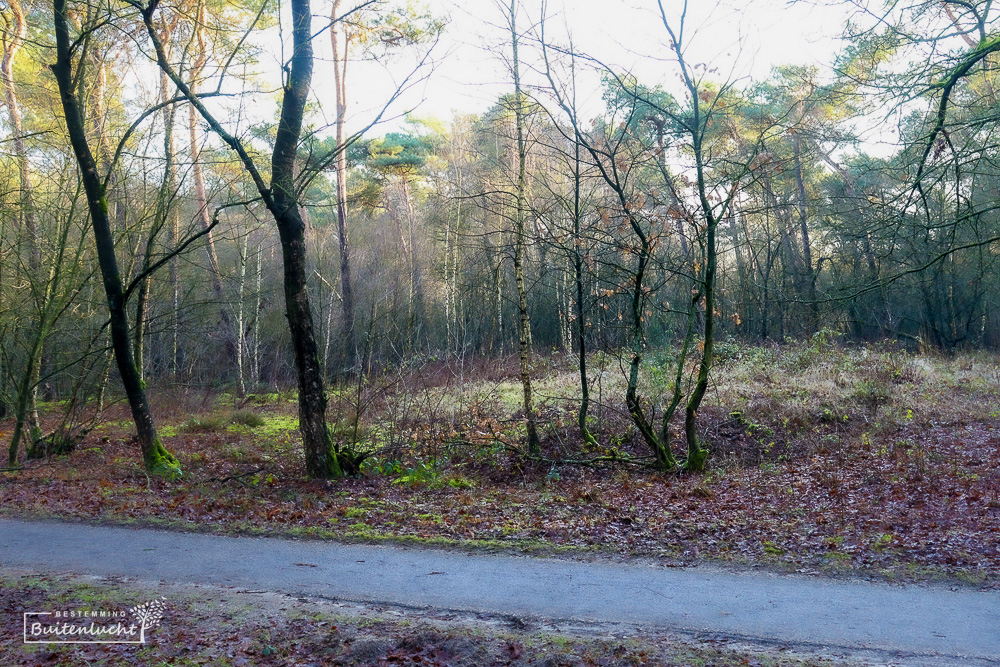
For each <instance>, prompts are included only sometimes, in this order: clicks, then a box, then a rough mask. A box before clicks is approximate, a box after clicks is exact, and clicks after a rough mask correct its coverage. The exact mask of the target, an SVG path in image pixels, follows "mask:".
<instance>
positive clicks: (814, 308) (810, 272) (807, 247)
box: [793, 133, 819, 333]
mask: <svg viewBox="0 0 1000 667" xmlns="http://www.w3.org/2000/svg"><path fill="white" fill-rule="evenodd" d="M793 145H794V149H795V181H796V184H797V185H798V195H799V230H800V232H801V234H802V264H803V267H802V270H803V272H804V280H805V283H806V289H807V292H806V296H807V297H808V298H809V320H810V321H809V329H810V332H811V333H815V332H816V331H818V330H819V301H817V299H816V272H815V270H814V268H813V261H812V247H811V244H810V243H809V225H808V224H807V222H808V217H807V216H806V182H805V178H804V176H803V175H802V138H801V137H800V136H799V134H798V133H796V134H795V138H794V142H793Z"/></svg>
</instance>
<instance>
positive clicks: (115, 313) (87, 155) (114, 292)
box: [52, 0, 181, 478]
mask: <svg viewBox="0 0 1000 667" xmlns="http://www.w3.org/2000/svg"><path fill="white" fill-rule="evenodd" d="M52 4H53V18H54V22H55V33H56V63H55V64H54V65H52V72H53V74H55V78H56V83H57V84H58V86H59V95H60V98H61V100H62V107H63V112H64V114H65V117H66V129H67V130H68V132H69V137H70V142H71V143H72V146H73V154H74V156H75V157H76V161H77V164H78V165H79V168H80V177H81V179H82V180H83V186H84V190H85V192H86V194H87V204H88V207H89V210H90V217H91V223H92V226H93V230H94V241H95V243H96V245H97V257H98V263H99V265H100V269H101V278H102V279H103V282H104V292H105V295H106V296H107V300H108V311H109V315H110V323H111V342H112V346H113V348H114V352H115V359H116V360H117V362H118V372H119V374H120V375H121V379H122V384H123V385H124V387H125V395H126V397H127V398H128V402H129V407H130V408H131V411H132V420H133V422H134V423H135V427H136V432H137V435H138V438H139V446H140V447H141V449H142V457H143V462H144V463H145V466H146V470H147V471H149V472H150V473H153V474H157V475H163V476H165V477H170V478H173V477H177V476H179V475H180V474H181V469H180V465H179V464H178V462H177V459H176V458H174V456H173V455H172V454H171V453H170V452H168V451H167V450H166V449H165V448H164V447H163V445H162V444H161V443H160V439H159V436H158V435H157V433H156V426H155V424H154V422H153V415H152V412H151V411H150V408H149V403H148V401H147V400H146V391H145V387H144V386H143V383H142V380H141V379H140V378H139V373H138V371H137V369H136V367H135V364H134V363H133V358H132V349H131V345H130V341H129V330H128V314H127V312H126V309H125V299H124V294H123V292H122V281H121V275H120V274H119V272H118V260H117V258H116V257H115V246H114V239H113V237H112V234H111V222H110V219H109V217H108V204H107V199H106V198H105V193H104V188H103V185H102V183H101V178H100V175H99V174H98V170H97V163H96V162H95V160H94V156H93V154H92V153H91V151H90V146H89V144H88V143H87V136H86V131H85V128H84V120H83V119H84V115H83V112H82V109H81V106H80V102H79V101H78V99H77V97H76V90H75V89H74V87H73V71H72V67H73V65H72V60H71V40H70V34H69V21H68V18H67V8H66V0H53V3H52Z"/></svg>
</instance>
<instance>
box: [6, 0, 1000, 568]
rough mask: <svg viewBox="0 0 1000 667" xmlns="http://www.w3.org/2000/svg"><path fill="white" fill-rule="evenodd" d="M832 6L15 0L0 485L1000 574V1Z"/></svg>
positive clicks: (110, 506) (468, 530)
mask: <svg viewBox="0 0 1000 667" xmlns="http://www.w3.org/2000/svg"><path fill="white" fill-rule="evenodd" d="M795 4H799V3H789V6H791V5H795ZM833 4H835V5H837V4H839V6H841V7H842V8H843V9H844V12H845V14H844V15H845V16H846V17H848V18H847V20H846V21H845V22H844V24H843V25H838V26H834V27H833V31H834V32H835V33H836V34H834V35H832V37H836V38H837V39H838V40H839V41H838V42H837V50H836V54H835V56H834V57H833V58H832V60H831V61H830V62H826V63H815V64H811V63H803V62H799V63H794V64H793V63H775V64H774V65H773V67H771V68H770V71H769V73H768V74H767V75H766V76H764V77H755V76H749V75H741V74H737V73H734V72H736V70H733V69H731V68H729V67H727V66H724V65H720V64H718V63H713V62H702V60H701V59H700V55H699V54H700V53H701V52H700V51H698V50H697V48H696V47H694V46H692V42H695V41H697V40H699V39H700V40H706V39H708V40H710V41H711V40H712V39H713V36H712V34H711V33H710V32H709V33H706V32H705V31H704V30H701V29H700V26H698V25H696V22H697V21H698V20H699V18H698V16H695V15H696V14H697V13H698V12H696V10H695V8H694V5H692V6H691V7H688V3H687V2H686V1H685V2H680V1H677V2H666V1H663V0H659V1H657V2H650V3H646V6H645V7H644V8H643V10H644V12H645V13H644V14H642V15H641V18H640V17H639V16H638V15H637V18H636V20H642V21H645V22H646V23H648V24H649V25H651V26H652V27H653V29H654V30H655V32H656V33H657V35H658V39H659V40H660V41H659V45H658V46H657V48H656V50H655V52H650V53H648V54H646V53H643V54H641V56H642V58H645V59H647V60H649V61H650V62H651V63H655V67H652V68H646V69H643V70H642V72H643V74H642V75H640V74H637V73H636V72H633V71H632V70H630V69H626V68H624V67H623V66H618V65H615V64H612V63H610V62H609V61H605V60H604V59H602V57H599V56H597V55H593V54H592V53H590V52H588V51H587V50H586V49H585V48H582V47H578V46H577V45H576V44H575V43H574V41H573V39H572V35H571V31H570V29H569V28H568V23H567V21H566V20H565V15H564V13H563V12H562V11H557V10H559V8H554V7H551V6H547V5H545V4H544V3H542V4H538V3H531V2H527V1H526V0H511V2H510V3H509V4H507V3H505V2H499V0H497V1H496V2H484V3H482V8H481V9H482V11H483V14H484V16H486V15H487V14H488V15H489V18H484V19H483V21H484V26H486V25H488V27H489V31H490V32H489V34H490V35H491V36H492V37H491V38H493V39H495V44H494V45H493V46H492V47H491V48H492V51H493V52H494V56H495V58H496V60H497V63H498V66H499V67H500V68H501V69H502V70H503V72H505V75H504V76H505V77H506V78H505V79H504V82H503V87H504V92H502V93H501V94H499V95H498V96H497V97H496V98H495V99H493V100H492V102H491V103H490V104H488V105H486V106H484V108H483V109H482V110H481V111H480V112H478V113H464V112H463V113H455V114H453V115H452V116H451V117H437V116H433V115H425V114H422V113H421V110H420V107H419V105H413V106H415V107H416V108H415V109H414V108H411V107H409V106H408V105H407V103H406V100H407V99H409V98H408V97H407V96H408V95H409V94H410V92H411V91H412V90H413V89H414V88H417V87H419V86H420V85H422V82H424V81H427V80H433V78H434V77H435V74H436V72H435V63H436V62H438V59H439V58H445V59H446V58H447V57H448V54H447V53H446V48H445V47H442V44H443V43H444V42H445V41H446V40H447V39H448V35H449V30H450V29H451V25H450V22H449V16H448V14H447V12H446V11H438V9H439V8H437V6H436V5H435V7H426V6H422V5H419V4H417V3H404V2H399V3H396V2H393V1H392V0H360V1H359V2H355V3H350V2H344V1H343V0H327V1H326V2H319V1H318V0H316V1H313V2H310V0H289V2H288V3H269V2H249V1H244V0H233V1H232V2H215V1H210V0H169V1H167V0H162V1H161V0H121V1H115V2H94V1H92V0H52V2H51V3H48V2H41V1H38V0H3V1H2V3H0V10H2V11H0V13H2V23H0V37H2V48H3V59H2V65H0V76H2V83H3V93H4V98H3V108H2V109H0V112H2V113H0V126H2V127H3V134H2V138H0V198H2V206H0V418H2V421H0V437H2V439H3V441H4V444H5V445H6V446H7V449H6V454H7V456H6V462H5V464H4V468H3V473H2V474H0V506H2V508H3V510H2V511H3V512H4V513H5V514H16V515H19V516H63V517H82V518H101V519H106V520H141V521H143V522H146V523H152V524H156V523H157V522H159V524H158V525H182V526H199V525H200V526H205V525H216V526H217V527H218V529H219V530H224V529H225V530H228V529H232V530H236V531H245V532H260V531H264V532H269V531H278V532H282V531H284V532H285V533H288V532H291V533H293V534H303V535H312V536H331V535H332V536H339V537H341V538H345V537H346V538H350V539H362V540H372V539H376V538H392V539H422V540H430V541H434V540H438V541H440V542H441V543H443V544H452V543H482V544H494V545H495V544H502V545H507V546H515V547H517V548H522V547H523V548H525V549H528V550H531V549H546V548H567V549H571V548H591V547H595V548H596V547H601V548H611V549H613V550H623V551H625V552H629V553H632V552H635V553H658V554H667V555H670V556H671V557H678V558H689V557H701V556H704V557H708V558H720V559H724V560H725V559H750V560H752V561H770V562H781V563H785V564H791V566H800V567H805V566H807V567H821V566H822V567H834V568H835V567H840V566H849V567H852V568H862V569H864V568H871V569H875V570H884V571H891V572H897V573H903V575H902V576H909V575H910V574H912V572H913V571H914V568H917V569H920V568H931V569H934V568H938V569H941V570H943V571H947V572H949V573H951V574H954V573H955V572H964V573H966V574H967V575H968V576H971V577H973V578H980V579H981V578H986V579H990V578H991V577H995V576H996V573H997V571H998V569H997V568H998V567H1000V549H998V543H997V535H998V534H1000V475H998V472H997V471H998V470H1000V468H998V466H997V463H998V462H1000V447H998V439H997V438H998V436H997V431H996V429H997V424H998V419H1000V414H998V412H997V406H998V405H1000V400H998V395H1000V357H998V356H997V352H998V349H1000V302H998V299H1000V270H998V269H1000V215H998V211H1000V204H998V202H1000V162H998V160H1000V143H998V136H1000V135H998V129H1000V116H998V109H1000V104H998V101H997V94H998V93H997V90H996V86H997V85H998V75H1000V33H998V22H1000V12H998V10H997V8H996V7H994V6H993V3H992V2H990V1H989V0H973V1H969V2H967V1H962V2H951V1H938V0H906V1H905V2H897V1H892V2H889V1H888V0H886V1H885V2H883V1H882V0H844V1H843V2H841V3H833ZM727 6H728V5H725V3H720V4H719V7H720V8H724V7H727ZM453 9H454V8H453ZM730 10H731V16H733V17H735V18H734V19H733V20H735V21H736V22H737V23H739V21H742V20H744V18H747V17H744V16H743V12H749V11H750V10H749V9H746V8H741V7H740V6H734V7H730ZM629 11H632V10H629ZM719 11H722V10H721V9H720V10H719ZM723 25H728V24H723ZM485 29H486V28H484V30H485ZM716 39H722V38H721V37H718V38H716ZM725 39H730V37H729V36H726V37H725ZM747 57H750V55H748V56H747ZM373 65H375V66H378V67H383V68H385V69H387V70H389V71H391V72H393V76H392V77H391V78H392V81H393V86H390V87H389V88H384V87H379V86H375V85H374V84H373V83H372V79H371V78H370V77H369V75H368V74H367V72H369V71H370V70H368V69H365V68H367V67H371V66H373ZM647 72H659V73H660V76H659V78H655V77H651V76H647ZM727 72H728V73H727ZM377 91H384V92H383V93H379V96H377V97H378V99H372V97H373V95H374V93H375V92H377ZM358 100H363V103H359V101H358ZM362 108H363V109H367V111H359V109H362ZM862 499H864V502H862ZM789 512H791V513H792V515H793V516H795V517H797V519H796V520H795V521H793V522H792V523H788V522H786V521H784V520H783V519H782V517H783V516H787V515H788V513H789ZM710 517H711V519H710V520H709V518H710ZM943 527H947V530H944V528H943ZM664 531H666V532H664ZM942 531H943V532H942ZM665 535H666V537H665ZM803 563H806V565H805V566H803ZM908 568H909V569H908ZM921 571H922V570H921ZM906 573H909V574H906ZM990 580H992V579H990Z"/></svg>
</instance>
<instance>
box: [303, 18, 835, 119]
mask: <svg viewBox="0 0 1000 667" xmlns="http://www.w3.org/2000/svg"><path fill="white" fill-rule="evenodd" d="M426 4H427V6H429V7H430V9H431V11H432V12H433V13H434V14H435V15H437V16H444V17H447V18H448V19H449V25H448V28H447V30H446V33H445V35H444V37H443V38H442V40H441V42H440V43H439V45H438V46H437V48H436V49H435V51H434V53H435V56H436V61H437V62H436V65H435V67H434V70H433V72H430V73H429V74H428V78H427V79H426V80H425V81H423V82H422V83H421V84H420V85H418V86H416V87H414V89H413V90H411V91H410V93H409V94H408V95H407V96H406V97H405V98H404V99H403V100H401V102H400V103H399V104H397V105H396V107H395V108H394V111H395V112H396V114H397V115H398V114H401V113H402V112H404V111H407V110H409V109H413V108H415V109H416V111H415V113H416V115H418V116H434V117H437V118H440V119H442V120H447V119H449V118H450V117H451V116H452V113H453V112H457V113H478V112H482V111H485V110H486V109H487V108H489V107H490V106H491V105H492V104H493V103H494V102H495V101H496V100H497V98H498V97H499V96H500V95H502V94H504V93H506V92H509V91H510V90H511V88H512V83H511V79H510V75H509V74H508V70H507V59H509V57H510V56H509V53H510V44H509V42H510V37H509V35H508V34H505V31H506V24H505V20H506V19H505V16H504V13H503V11H502V10H501V6H500V5H499V4H498V2H496V0H466V1H465V2H457V1H456V0H427V2H426ZM508 4H509V3H508ZM541 4H542V0H525V1H524V2H523V4H522V6H523V11H522V12H521V14H520V15H519V17H518V25H519V30H521V31H527V30H529V29H530V28H531V27H532V26H533V25H537V23H538V19H539V17H540V16H541V11H542V10H541ZM664 7H665V8H666V11H667V12H668V18H669V19H670V20H672V21H679V18H680V12H681V9H682V7H683V3H682V2H681V0H665V2H664ZM547 16H548V23H547V27H546V36H547V38H548V39H549V40H550V41H553V40H554V41H557V42H565V35H566V30H567V27H568V29H569V30H570V31H571V32H572V34H573V41H574V44H575V46H576V49H577V50H578V51H580V52H583V53H586V54H588V55H592V56H594V57H597V58H599V59H600V60H601V61H602V62H604V63H606V64H608V65H611V66H614V67H615V68H616V69H618V70H620V71H630V72H632V73H634V74H636V75H637V76H638V78H639V80H640V81H642V82H643V83H645V84H647V85H656V84H663V85H664V86H665V87H667V88H668V89H675V88H676V81H677V80H676V66H675V64H674V63H673V62H671V61H670V59H669V55H670V54H669V52H668V49H667V48H666V44H667V40H668V36H667V32H666V30H665V29H664V28H663V25H662V22H661V20H660V16H659V12H658V9H657V5H656V2H655V0H575V1H574V0H548V11H547ZM846 16H847V10H846V9H845V8H844V7H843V6H833V7H831V6H815V5H813V4H812V3H808V2H798V3H793V4H788V3H787V2H785V1H784V0H748V1H744V2H739V1H738V0H721V1H720V2H712V1H706V0H702V2H698V1H697V0H695V1H693V2H691V3H690V7H689V10H688V16H687V28H686V32H685V38H684V41H685V42H686V43H687V44H688V50H687V55H686V57H687V58H688V60H689V61H690V62H692V63H697V62H704V63H708V64H709V65H710V66H711V67H715V68H717V69H718V72H717V74H716V75H715V76H716V77H717V78H720V79H723V80H728V79H732V78H738V79H747V80H748V79H749V78H750V77H752V78H756V79H763V78H765V77H766V76H767V75H768V73H769V71H770V69H771V67H772V66H775V65H780V64H787V63H794V64H815V65H817V66H818V67H819V68H820V71H821V72H822V71H824V69H828V68H829V66H830V64H831V62H832V60H833V57H834V55H835V54H836V52H837V50H838V48H839V46H840V43H839V41H838V37H839V36H840V33H841V31H842V29H843V25H844V21H845V19H846ZM326 44H327V40H321V43H320V46H321V47H323V48H328V47H327V46H326ZM521 50H522V52H521V60H522V63H523V64H522V71H523V72H524V73H523V74H522V76H523V77H524V78H525V79H526V80H527V82H528V83H531V82H532V81H538V78H537V76H536V77H532V76H531V73H530V72H529V71H526V68H529V67H530V66H531V65H532V64H533V63H537V62H538V60H539V57H538V53H537V50H536V49H534V47H533V45H532V44H531V43H530V38H528V37H525V38H524V41H523V43H522V47H521ZM325 55H327V54H326V53H325V52H324V51H323V50H322V49H321V50H319V51H318V52H317V56H318V57H319V58H323V57H324V56H325ZM411 65H412V54H410V55H409V56H399V57H397V58H396V59H395V60H394V61H393V62H392V63H391V64H390V65H389V67H388V68H386V67H383V66H380V65H375V64H371V63H356V64H354V65H353V69H352V71H351V73H350V74H349V77H350V78H349V79H348V85H349V96H350V97H351V98H352V103H351V109H350V115H351V116H352V118H353V120H354V124H355V125H361V124H364V123H365V122H367V121H369V120H370V119H371V117H372V110H373V109H375V108H378V107H379V105H380V104H381V103H383V101H384V100H385V99H386V98H387V97H388V96H389V95H390V94H391V90H392V89H393V88H394V86H393V83H392V82H393V79H395V80H398V79H399V77H401V76H404V75H405V73H406V72H407V71H408V70H409V67H410V66H411ZM325 76H327V75H325V74H324V66H323V63H322V62H321V61H320V62H317V65H316V73H315V79H314V88H315V91H316V95H317V97H318V98H319V100H320V102H321V104H322V105H323V107H325V108H326V109H329V110H332V109H333V102H332V94H333V91H332V86H329V85H324V77H325ZM588 98H589V104H590V105H591V107H592V108H593V111H594V112H596V111H597V110H598V109H599V104H600V90H599V89H598V79H597V77H596V76H594V77H591V78H589V79H587V78H581V80H580V100H579V101H580V104H581V105H582V106H583V107H584V110H587V104H588ZM398 126H399V121H398V120H397V121H392V122H389V123H386V124H384V125H383V126H382V127H381V128H380V129H379V130H376V131H375V132H376V133H379V134H381V133H382V132H385V131H391V130H392V129H395V128H396V127H398Z"/></svg>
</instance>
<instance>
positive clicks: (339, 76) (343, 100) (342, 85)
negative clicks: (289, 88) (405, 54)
mask: <svg viewBox="0 0 1000 667" xmlns="http://www.w3.org/2000/svg"><path fill="white" fill-rule="evenodd" d="M340 3H341V0H334V2H333V8H332V9H331V16H330V20H331V21H332V22H333V26H332V27H331V28H330V42H331V45H332V47H333V82H334V88H335V89H336V96H337V101H336V104H337V119H336V124H335V132H336V137H335V138H336V141H337V147H338V150H339V151H340V152H339V153H338V154H337V160H336V181H337V236H338V242H339V246H340V308H341V317H340V327H341V346H342V347H341V359H342V363H343V365H344V367H345V368H349V367H353V366H354V364H355V363H356V362H357V342H356V340H355V337H354V287H353V284H352V282H351V244H350V241H349V240H348V236H347V151H346V150H345V149H344V131H345V126H346V123H347V85H346V81H345V80H346V78H347V57H348V55H349V50H350V36H349V35H347V34H346V31H345V33H344V35H343V42H344V43H343V45H341V44H340V36H339V33H340V26H341V22H340V21H339V20H338V19H339V15H338V14H339V11H340Z"/></svg>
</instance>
